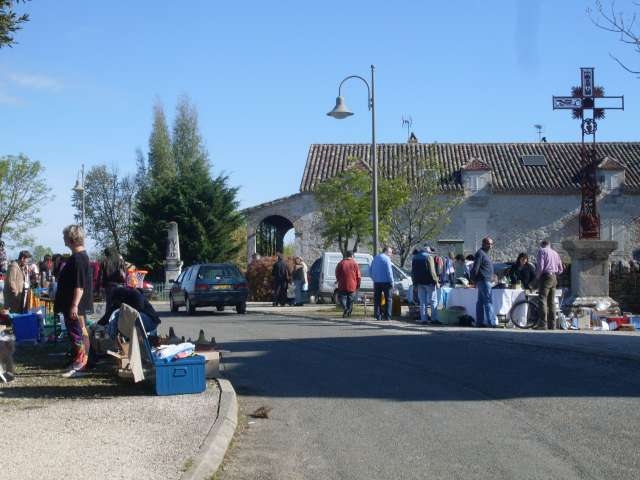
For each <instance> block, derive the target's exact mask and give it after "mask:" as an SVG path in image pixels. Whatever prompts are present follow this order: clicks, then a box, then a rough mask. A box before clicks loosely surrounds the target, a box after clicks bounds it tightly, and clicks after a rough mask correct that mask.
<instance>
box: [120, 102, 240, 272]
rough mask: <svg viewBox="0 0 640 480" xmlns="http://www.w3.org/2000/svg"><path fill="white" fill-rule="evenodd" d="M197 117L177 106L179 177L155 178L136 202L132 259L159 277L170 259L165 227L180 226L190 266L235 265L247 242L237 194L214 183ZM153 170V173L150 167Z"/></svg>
mask: <svg viewBox="0 0 640 480" xmlns="http://www.w3.org/2000/svg"><path fill="white" fill-rule="evenodd" d="M197 118H198V117H197V112H196V109H195V107H193V106H192V105H191V104H190V103H189V101H188V100H187V99H186V97H183V98H182V99H181V100H180V102H179V104H178V112H177V116H176V119H175V124H174V128H173V132H174V134H173V138H172V152H173V158H174V161H175V162H176V175H175V176H174V177H168V176H159V178H153V175H151V178H150V180H149V182H148V183H147V184H146V185H144V188H142V189H141V190H140V192H139V194H138V196H137V205H136V211H135V213H134V216H133V223H134V228H133V232H132V236H131V240H130V242H129V258H130V259H131V260H132V261H133V262H134V263H135V264H136V265H138V266H140V267H144V268H145V269H148V270H152V271H153V276H154V277H155V278H159V277H160V272H161V270H162V269H161V267H162V265H163V260H164V258H165V256H166V238H167V234H166V225H167V222H169V221H175V222H177V223H178V228H179V234H180V254H181V257H182V258H181V259H182V261H183V262H184V263H185V265H190V264H192V263H194V262H199V261H210V262H216V261H231V260H234V259H235V258H236V257H237V255H238V253H239V252H240V250H241V249H242V246H243V242H241V241H239V240H238V239H237V236H234V233H235V232H236V230H237V229H238V228H240V227H241V226H242V224H243V219H242V217H241V215H240V214H239V212H238V202H237V200H236V195H237V189H236V188H232V187H229V186H228V178H227V177H226V176H224V175H219V176H217V177H215V178H212V176H211V173H210V172H209V159H208V154H207V152H206V149H205V148H204V146H203V142H202V137H201V135H200V132H199V130H198V122H197ZM149 168H150V167H149Z"/></svg>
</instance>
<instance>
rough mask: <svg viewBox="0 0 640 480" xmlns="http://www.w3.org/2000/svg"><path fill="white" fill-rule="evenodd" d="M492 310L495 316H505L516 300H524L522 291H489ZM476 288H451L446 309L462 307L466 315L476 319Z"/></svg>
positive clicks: (507, 289) (502, 289) (501, 289)
mask: <svg viewBox="0 0 640 480" xmlns="http://www.w3.org/2000/svg"><path fill="white" fill-rule="evenodd" d="M491 298H492V300H493V309H494V311H495V313H496V315H507V314H508V313H509V310H511V306H512V305H513V304H514V303H515V302H516V301H518V300H524V298H525V296H524V290H512V289H509V288H494V289H492V290H491ZM477 300H478V289H477V288H451V289H450V290H449V292H448V294H447V305H446V307H447V308H450V307H464V308H465V310H466V312H467V315H470V316H472V317H473V318H475V317H476V302H477Z"/></svg>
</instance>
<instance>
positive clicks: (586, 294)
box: [562, 240, 618, 308]
mask: <svg viewBox="0 0 640 480" xmlns="http://www.w3.org/2000/svg"><path fill="white" fill-rule="evenodd" d="M562 248H564V249H565V250H566V251H567V253H568V254H569V256H570V257H571V297H570V298H569V299H568V300H567V302H566V303H567V304H569V305H571V306H572V307H591V308H593V307H594V306H595V305H596V304H598V303H602V302H608V303H609V304H610V305H611V306H617V305H618V303H617V302H616V301H615V300H613V299H612V298H611V297H610V296H609V255H610V254H611V252H613V251H614V250H615V249H616V248H618V242H615V241H611V240H564V241H563V242H562Z"/></svg>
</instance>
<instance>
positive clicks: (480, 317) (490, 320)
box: [476, 280, 498, 326]
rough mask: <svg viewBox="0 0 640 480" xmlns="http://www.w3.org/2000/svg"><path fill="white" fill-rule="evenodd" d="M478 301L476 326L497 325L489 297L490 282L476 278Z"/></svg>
mask: <svg viewBox="0 0 640 480" xmlns="http://www.w3.org/2000/svg"><path fill="white" fill-rule="evenodd" d="M476 288H477V289H478V301H477V302H476V326H479V325H498V319H497V317H496V314H495V312H494V310H493V299H492V298H491V282H489V281H488V280H478V281H477V282H476Z"/></svg>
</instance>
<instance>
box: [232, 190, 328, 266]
mask: <svg viewBox="0 0 640 480" xmlns="http://www.w3.org/2000/svg"><path fill="white" fill-rule="evenodd" d="M243 213H244V215H245V218H246V220H247V260H250V259H251V256H252V255H253V254H254V253H258V254H260V255H268V256H270V255H275V253H276V252H277V251H282V250H283V248H284V236H285V234H286V233H287V232H288V231H289V230H291V229H292V228H293V229H294V230H295V237H294V253H295V255H300V256H301V257H302V258H303V259H304V260H305V261H310V260H314V259H315V258H317V257H318V256H319V255H320V249H319V247H318V246H319V245H321V243H322V242H321V241H320V239H319V238H318V237H317V233H315V231H316V229H315V228H314V226H315V225H316V222H317V218H318V214H317V206H316V203H315V201H314V200H313V195H312V194H311V193H297V194H295V195H291V196H289V197H284V198H279V199H277V200H274V201H272V202H267V203H263V204H261V205H256V206H255V207H251V208H247V209H246V210H244V212H243Z"/></svg>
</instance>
